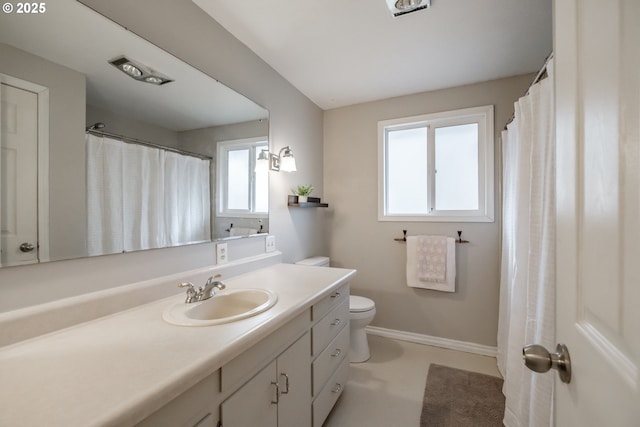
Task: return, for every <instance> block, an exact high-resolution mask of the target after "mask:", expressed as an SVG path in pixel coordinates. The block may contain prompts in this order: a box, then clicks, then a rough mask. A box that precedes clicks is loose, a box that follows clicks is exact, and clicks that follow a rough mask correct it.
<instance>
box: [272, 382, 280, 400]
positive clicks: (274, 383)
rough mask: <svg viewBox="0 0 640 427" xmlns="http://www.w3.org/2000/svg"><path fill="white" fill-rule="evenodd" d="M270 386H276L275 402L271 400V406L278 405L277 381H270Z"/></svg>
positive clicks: (278, 387) (278, 388)
mask: <svg viewBox="0 0 640 427" xmlns="http://www.w3.org/2000/svg"><path fill="white" fill-rule="evenodd" d="M271 384H272V385H274V386H276V400H272V401H271V404H272V405H277V404H278V403H280V386H279V385H278V382H277V381H271Z"/></svg>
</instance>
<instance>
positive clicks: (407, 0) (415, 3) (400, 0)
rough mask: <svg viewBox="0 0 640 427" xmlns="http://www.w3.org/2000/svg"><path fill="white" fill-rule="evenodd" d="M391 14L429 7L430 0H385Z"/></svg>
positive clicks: (403, 13) (399, 14)
mask: <svg viewBox="0 0 640 427" xmlns="http://www.w3.org/2000/svg"><path fill="white" fill-rule="evenodd" d="M386 2H387V7H389V10H390V11H391V13H392V14H393V16H401V15H406V14H407V13H411V12H417V11H418V10H422V9H428V8H430V7H431V0H386Z"/></svg>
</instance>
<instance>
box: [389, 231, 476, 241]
mask: <svg viewBox="0 0 640 427" xmlns="http://www.w3.org/2000/svg"><path fill="white" fill-rule="evenodd" d="M402 234H403V235H404V237H396V238H395V239H393V240H395V241H396V242H406V241H407V230H402ZM456 243H469V241H468V240H462V231H460V230H458V238H457V239H456Z"/></svg>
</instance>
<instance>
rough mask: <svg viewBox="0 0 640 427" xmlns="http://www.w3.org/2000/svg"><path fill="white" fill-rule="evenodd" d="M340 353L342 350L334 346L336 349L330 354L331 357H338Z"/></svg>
mask: <svg viewBox="0 0 640 427" xmlns="http://www.w3.org/2000/svg"><path fill="white" fill-rule="evenodd" d="M341 354H342V350H340V349H339V348H336V351H335V352H334V353H333V354H332V355H331V357H338V356H340V355H341Z"/></svg>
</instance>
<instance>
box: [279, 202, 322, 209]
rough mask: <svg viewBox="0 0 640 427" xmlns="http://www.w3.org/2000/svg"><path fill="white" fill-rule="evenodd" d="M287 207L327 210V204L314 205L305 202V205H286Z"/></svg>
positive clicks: (313, 203)
mask: <svg viewBox="0 0 640 427" xmlns="http://www.w3.org/2000/svg"><path fill="white" fill-rule="evenodd" d="M287 206H289V207H290V208H328V207H329V204H328V203H315V202H305V203H290V202H289V203H287Z"/></svg>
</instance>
